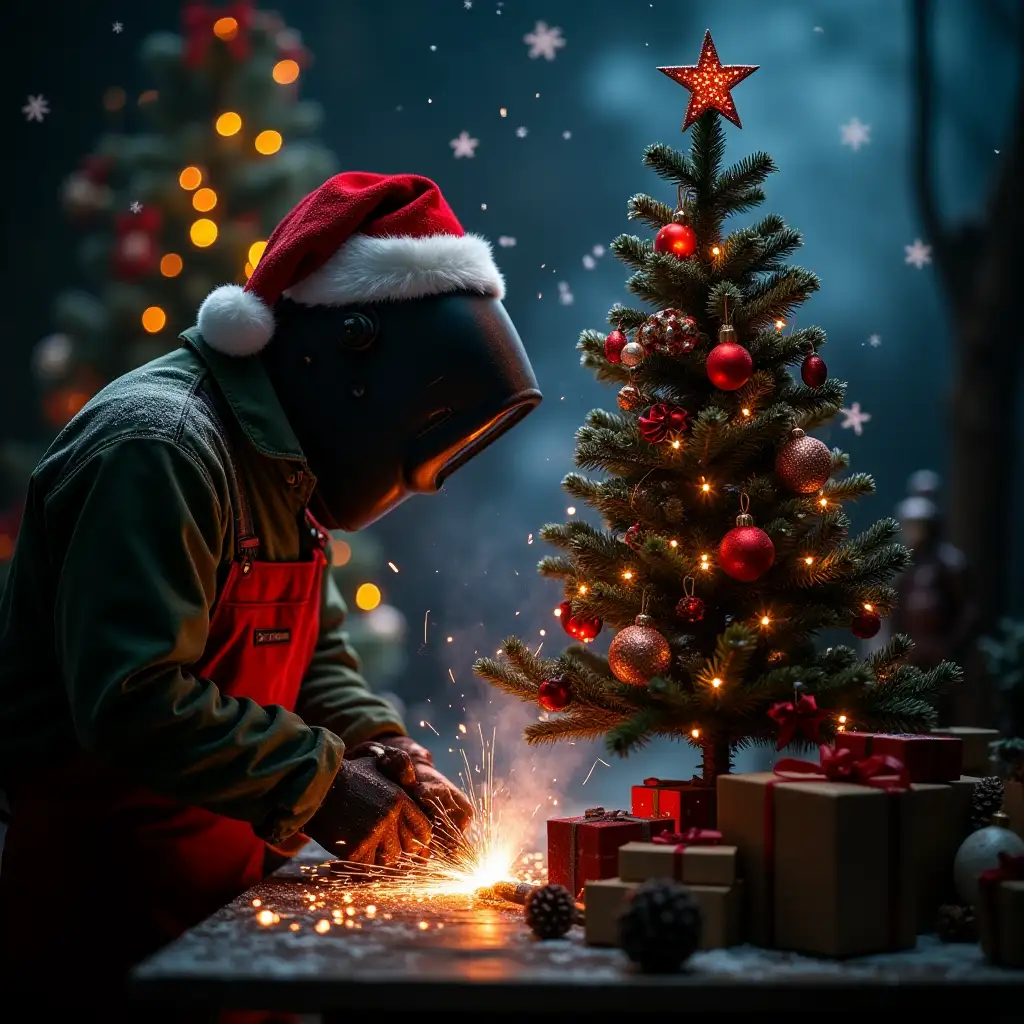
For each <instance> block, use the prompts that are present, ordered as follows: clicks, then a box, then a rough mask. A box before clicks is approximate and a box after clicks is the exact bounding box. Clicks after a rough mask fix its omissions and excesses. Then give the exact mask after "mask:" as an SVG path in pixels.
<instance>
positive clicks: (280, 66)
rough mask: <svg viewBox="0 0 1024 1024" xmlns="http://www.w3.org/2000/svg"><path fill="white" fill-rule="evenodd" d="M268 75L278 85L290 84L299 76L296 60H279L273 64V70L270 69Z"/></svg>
mask: <svg viewBox="0 0 1024 1024" xmlns="http://www.w3.org/2000/svg"><path fill="white" fill-rule="evenodd" d="M270 77H271V78H273V79H274V81H275V82H277V84H278V85H291V84H292V82H294V81H295V79H296V78H298V77H299V65H298V62H297V61H294V60H279V61H278V62H277V63H276V64H275V65H274V70H273V71H271V73H270Z"/></svg>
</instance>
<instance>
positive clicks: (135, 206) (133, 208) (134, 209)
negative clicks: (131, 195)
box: [128, 199, 142, 213]
mask: <svg viewBox="0 0 1024 1024" xmlns="http://www.w3.org/2000/svg"><path fill="white" fill-rule="evenodd" d="M128 209H129V210H131V211H132V213H141V212H142V203H140V202H139V201H138V199H136V200H135V202H134V203H132V205H131V206H129V207H128Z"/></svg>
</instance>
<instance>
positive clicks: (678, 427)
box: [637, 402, 690, 444]
mask: <svg viewBox="0 0 1024 1024" xmlns="http://www.w3.org/2000/svg"><path fill="white" fill-rule="evenodd" d="M689 428H690V414H689V413H688V412H687V411H686V410H685V409H683V408H682V407H681V406H678V405H672V404H670V403H668V402H657V403H656V404H655V405H652V406H651V407H650V408H649V409H645V410H644V412H643V413H641V415H640V418H639V419H638V420H637V430H638V431H639V433H640V437H641V438H643V440H644V441H646V442H647V443H648V444H660V443H661V442H662V441H666V440H670V439H674V438H676V437H678V436H680V435H682V434H685V433H686V431H687V430H689Z"/></svg>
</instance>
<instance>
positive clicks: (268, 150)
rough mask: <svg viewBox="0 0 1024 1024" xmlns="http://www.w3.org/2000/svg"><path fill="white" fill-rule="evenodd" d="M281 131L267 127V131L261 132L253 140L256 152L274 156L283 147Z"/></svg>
mask: <svg viewBox="0 0 1024 1024" xmlns="http://www.w3.org/2000/svg"><path fill="white" fill-rule="evenodd" d="M282 141H283V140H282V138H281V133H280V132H275V131H273V129H269V128H268V129H267V131H265V132H260V133H259V135H257V136H256V138H255V139H254V140H253V145H254V146H255V147H256V152H257V153H259V154H260V155H261V156H272V155H273V154H274V153H276V152H277V151H278V150H279V149H280V148H281V142H282Z"/></svg>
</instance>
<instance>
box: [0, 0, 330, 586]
mask: <svg viewBox="0 0 1024 1024" xmlns="http://www.w3.org/2000/svg"><path fill="white" fill-rule="evenodd" d="M141 58H142V63H143V65H144V68H145V71H146V75H147V85H148V87H147V88H146V90H145V91H144V92H142V93H141V94H139V95H138V96H128V95H126V93H125V92H124V91H123V90H122V89H117V88H115V89H110V90H108V92H107V93H106V95H105V96H104V98H103V106H104V108H105V110H106V116H107V118H109V122H110V123H109V126H108V129H107V131H106V132H105V133H104V134H103V135H102V137H101V138H100V139H99V141H98V143H97V145H96V147H95V149H94V151H93V152H92V153H91V154H89V155H88V156H87V157H85V158H84V159H83V160H82V162H81V165H80V166H79V167H78V168H77V169H76V170H75V171H74V172H73V173H71V174H70V175H69V177H68V178H67V179H66V181H65V183H64V185H63V187H62V189H61V195H60V199H61V202H62V204H63V207H64V209H65V210H66V212H67V214H68V216H69V217H70V218H71V220H72V221H73V223H74V226H75V227H76V228H77V229H78V231H79V232H80V235H81V242H80V246H79V253H78V255H79V263H80V268H81V272H80V276H79V277H78V283H80V285H81V286H82V287H78V288H75V289H73V290H70V291H68V292H66V293H64V294H61V295H59V296H58V297H57V299H56V302H55V306H54V310H53V316H52V329H53V331H54V333H52V334H50V335H48V336H47V337H45V338H43V340H42V341H40V342H39V343H38V344H37V346H36V347H35V350H34V353H33V357H32V370H33V375H34V379H35V381H36V383H37V386H38V389H39V396H40V416H39V424H38V429H37V430H36V431H35V432H34V433H35V436H34V437H31V438H29V439H27V440H25V439H21V440H18V441H15V442H11V443H9V444H7V445H5V446H3V447H2V448H0V582H2V576H3V572H4V568H5V565H4V563H5V562H6V561H7V560H8V559H9V558H10V556H11V554H12V552H13V546H14V537H15V535H16V533H17V527H18V520H19V514H18V505H19V501H20V498H21V495H22V494H23V493H24V489H25V484H26V482H27V479H28V475H29V474H30V473H31V471H32V469H33V467H34V466H35V465H36V463H37V462H38V460H39V457H40V456H41V454H42V453H43V451H44V450H45V449H46V447H47V445H48V444H49V442H50V440H51V439H52V437H53V435H54V434H55V433H56V431H57V430H59V429H60V428H61V427H63V426H64V424H65V423H67V422H68V420H70V419H71V417H72V416H74V415H75V413H77V412H78V411H79V410H80V409H81V408H82V406H83V405H85V403H86V402H87V401H88V400H89V398H90V397H91V396H92V395H93V394H94V393H95V392H96V391H97V390H99V388H100V387H102V386H103V385H104V384H105V383H106V382H107V381H109V380H111V379H112V378H114V377H116V376H118V375H119V374H122V373H124V372H125V371H127V370H130V369H132V368H133V367H135V366H137V365H139V364H140V363H143V362H145V361H147V360H148V359H151V358H153V357H154V356H157V355H160V354H162V353H163V352H166V351H168V350H169V349H171V348H173V347H174V346H175V345H176V344H177V343H178V342H177V335H178V333H179V332H180V331H181V330H183V329H185V328H186V327H190V326H191V325H192V324H193V323H194V322H195V314H196V310H197V309H198V307H199V304H200V303H201V302H202V300H203V298H204V297H205V296H206V295H207V294H208V293H209V292H210V290H211V289H212V288H214V287H215V286H217V285H219V284H224V283H227V282H231V281H234V282H237V283H239V284H244V282H245V280H246V278H247V276H248V275H249V274H250V273H251V272H252V268H253V267H254V266H255V264H256V263H257V262H258V261H259V258H260V256H261V255H262V252H263V247H264V245H265V241H266V239H267V237H268V235H269V233H270V231H271V230H272V229H273V227H274V225H275V224H276V223H277V222H278V220H280V219H281V217H282V216H283V215H284V214H285V213H287V212H288V210H289V209H291V207H292V206H294V204H295V203H296V202H298V200H299V199H301V198H302V197H303V196H304V195H305V194H306V193H308V192H309V191H311V190H312V189H313V188H315V187H317V186H318V185H320V184H321V183H322V182H323V181H324V180H325V179H326V178H327V177H329V176H330V175H331V174H332V173H333V172H334V171H335V169H336V168H335V160H334V157H333V155H332V154H331V153H330V152H329V151H328V150H327V149H325V148H324V147H323V146H322V145H321V144H320V143H319V142H316V141H314V140H312V139H311V136H312V134H313V132H315V130H316V129H317V127H318V126H319V124H320V121H321V109H320V107H319V105H318V104H316V103H314V102H311V101H306V100H300V99H299V98H298V89H299V79H300V77H301V74H302V71H303V70H304V69H305V68H306V67H308V65H309V62H310V57H309V54H308V53H307V51H306V50H305V49H304V48H303V46H302V43H301V39H300V37H299V35H298V33H297V32H295V31H293V30H292V29H289V28H287V27H286V26H285V24H284V23H283V22H282V21H281V19H280V18H279V17H278V16H277V15H276V14H272V13H270V12H266V11H257V10H254V9H252V7H251V4H250V3H249V2H248V0H238V2H236V3H234V4H233V5H231V6H230V8H223V9H221V8H213V7H207V6H205V5H202V4H192V3H190V4H187V5H186V6H185V7H184V10H183V34H182V35H175V34H172V33H159V34H156V35H153V36H150V37H149V38H148V39H146V40H145V41H144V43H143V45H142V52H141Z"/></svg>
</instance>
